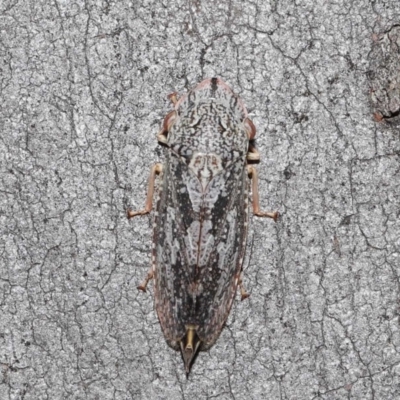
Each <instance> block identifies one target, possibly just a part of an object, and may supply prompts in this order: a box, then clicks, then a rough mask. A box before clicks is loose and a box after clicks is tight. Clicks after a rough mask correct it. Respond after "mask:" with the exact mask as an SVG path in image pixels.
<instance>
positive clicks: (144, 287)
mask: <svg viewBox="0 0 400 400" xmlns="http://www.w3.org/2000/svg"><path fill="white" fill-rule="evenodd" d="M153 278H154V272H153V266H151V267H150V270H149V272H148V273H147V276H146V278H145V279H144V281H143V282H142V283H141V284H140V285H139V286H138V287H137V288H138V289H139V290H141V291H142V292H145V291H146V287H147V284H148V283H149V281H150V280H151V279H153Z"/></svg>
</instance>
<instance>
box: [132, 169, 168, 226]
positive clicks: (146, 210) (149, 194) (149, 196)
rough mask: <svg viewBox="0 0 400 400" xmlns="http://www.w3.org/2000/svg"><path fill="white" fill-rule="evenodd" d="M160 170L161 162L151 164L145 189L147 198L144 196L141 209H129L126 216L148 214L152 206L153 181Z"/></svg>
mask: <svg viewBox="0 0 400 400" xmlns="http://www.w3.org/2000/svg"><path fill="white" fill-rule="evenodd" d="M161 172H162V164H160V163H157V164H155V165H153V167H152V169H151V172H150V177H149V188H148V190H147V198H146V205H145V207H144V209H143V210H140V211H131V210H128V211H127V212H126V213H127V216H128V218H133V217H136V216H137V215H144V214H148V213H149V212H150V211H151V210H152V208H153V194H154V181H155V179H156V175H158V174H160V173H161Z"/></svg>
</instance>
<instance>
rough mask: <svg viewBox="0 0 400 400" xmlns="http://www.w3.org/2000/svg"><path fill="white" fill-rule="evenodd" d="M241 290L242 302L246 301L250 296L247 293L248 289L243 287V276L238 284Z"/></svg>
mask: <svg viewBox="0 0 400 400" xmlns="http://www.w3.org/2000/svg"><path fill="white" fill-rule="evenodd" d="M238 285H239V288H240V300H241V301H243V300H246V299H247V298H248V297H249V296H250V294H249V293H247V292H246V289H245V288H244V286H243V280H242V276H240V278H239V282H238Z"/></svg>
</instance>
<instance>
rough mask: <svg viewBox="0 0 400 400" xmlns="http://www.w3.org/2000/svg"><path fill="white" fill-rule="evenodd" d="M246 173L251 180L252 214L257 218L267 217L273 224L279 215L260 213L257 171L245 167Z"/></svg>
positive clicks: (275, 213) (276, 213) (249, 166)
mask: <svg viewBox="0 0 400 400" xmlns="http://www.w3.org/2000/svg"><path fill="white" fill-rule="evenodd" d="M247 173H248V175H249V178H250V179H251V191H252V192H253V214H254V215H257V217H268V218H272V219H273V220H274V221H275V222H276V221H277V219H278V217H279V213H278V212H277V211H275V212H265V211H260V197H259V195H258V176H257V170H256V169H255V168H254V167H253V166H251V165H248V166H247Z"/></svg>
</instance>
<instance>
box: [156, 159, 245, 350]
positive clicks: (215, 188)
mask: <svg viewBox="0 0 400 400" xmlns="http://www.w3.org/2000/svg"><path fill="white" fill-rule="evenodd" d="M210 157H212V156H210ZM247 184H248V182H247V177H246V173H245V159H244V156H243V155H242V156H241V157H240V158H239V159H236V160H232V162H231V163H229V164H228V165H225V166H224V168H223V169H222V170H221V171H220V172H219V173H218V174H216V175H215V176H214V177H213V179H211V180H210V182H209V183H208V184H207V185H206V186H202V184H201V182H200V180H199V179H198V177H197V176H196V175H195V174H194V173H193V170H192V169H191V168H190V160H186V159H184V158H182V157H180V156H179V155H177V154H174V153H173V152H169V155H168V157H167V163H166V168H165V171H164V180H163V185H162V190H161V193H160V198H159V202H158V207H157V211H158V212H157V214H156V218H155V223H156V228H155V231H154V235H155V237H154V243H156V247H155V248H154V252H153V259H154V263H155V292H156V296H155V298H156V309H157V313H158V316H159V319H160V323H161V326H162V329H163V332H164V335H165V337H166V339H167V341H168V343H169V344H170V345H171V346H172V347H174V348H177V346H178V345H177V341H178V340H180V339H181V338H182V337H183V336H184V334H185V325H187V324H190V325H195V326H197V327H198V328H197V334H198V335H199V337H200V339H201V340H202V342H203V349H205V348H207V347H209V346H211V345H212V344H213V343H214V342H215V340H216V339H217V338H218V336H219V334H220V331H221V329H222V327H223V325H224V323H225V321H226V319H227V317H228V315H229V310H230V307H231V304H232V301H233V298H234V295H235V292H236V288H237V281H238V279H239V275H240V270H241V267H242V261H243V257H244V252H245V241H246V235H247V218H248V215H247V196H248V194H247V193H248V188H247Z"/></svg>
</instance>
